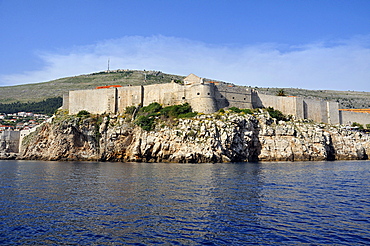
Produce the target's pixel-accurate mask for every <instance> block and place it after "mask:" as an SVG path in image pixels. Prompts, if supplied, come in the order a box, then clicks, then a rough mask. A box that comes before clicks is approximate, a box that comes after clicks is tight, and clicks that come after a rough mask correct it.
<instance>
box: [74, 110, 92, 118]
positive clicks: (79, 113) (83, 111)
mask: <svg viewBox="0 0 370 246" xmlns="http://www.w3.org/2000/svg"><path fill="white" fill-rule="evenodd" d="M83 116H86V117H89V116H90V112H88V111H86V110H81V111H80V112H78V113H77V117H83Z"/></svg>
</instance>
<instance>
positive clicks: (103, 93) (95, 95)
mask: <svg viewBox="0 0 370 246" xmlns="http://www.w3.org/2000/svg"><path fill="white" fill-rule="evenodd" d="M116 97H117V96H116V89H115V88H108V89H99V90H97V89H92V90H78V91H70V92H69V113H70V114H77V113H78V112H79V111H81V110H87V111H89V112H90V113H93V114H101V113H115V112H116V111H117V108H116V102H117V100H116Z"/></svg>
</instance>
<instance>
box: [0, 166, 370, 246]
mask: <svg viewBox="0 0 370 246" xmlns="http://www.w3.org/2000/svg"><path fill="white" fill-rule="evenodd" d="M369 188H370V162H369V161H367V162H366V161H365V162H364V161H353V162H305V163H300V162H295V163H263V164H250V163H235V164H200V165H194V164H162V163H160V164H149V163H92V162H79V163H77V162H76V163H72V162H69V163H68V162H36V161H0V244H1V245H153V244H163V245H246V244H248V245H249V244H256V245H326V244H336V245H368V244H370V194H369V191H370V189H369Z"/></svg>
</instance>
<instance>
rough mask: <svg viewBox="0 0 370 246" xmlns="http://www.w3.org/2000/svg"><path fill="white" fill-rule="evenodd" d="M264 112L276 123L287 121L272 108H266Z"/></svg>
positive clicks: (279, 112)
mask: <svg viewBox="0 0 370 246" xmlns="http://www.w3.org/2000/svg"><path fill="white" fill-rule="evenodd" d="M266 110H267V112H268V113H269V114H270V116H271V117H272V118H275V119H276V120H278V121H279V120H283V121H287V118H286V117H285V115H284V114H283V113H282V112H281V111H279V110H275V109H274V108H273V107H268V108H267V109H266Z"/></svg>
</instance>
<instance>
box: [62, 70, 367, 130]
mask: <svg viewBox="0 0 370 246" xmlns="http://www.w3.org/2000/svg"><path fill="white" fill-rule="evenodd" d="M153 102H158V103H160V104H162V105H164V106H168V105H175V104H182V103H186V102H187V103H189V104H190V105H191V106H192V108H193V110H194V111H197V112H199V113H207V114H208V113H213V112H216V111H217V110H219V109H221V108H230V107H238V108H263V107H273V108H275V109H277V110H280V111H281V112H283V113H284V114H286V115H293V116H295V117H296V118H300V119H311V120H314V121H316V122H323V123H330V124H340V123H342V124H344V123H346V122H348V121H352V122H353V121H355V122H358V123H361V124H369V123H370V121H369V120H368V115H366V114H363V113H353V112H342V114H341V115H339V109H338V103H337V102H328V101H324V100H314V99H305V98H301V97H284V96H272V95H264V94H259V93H258V92H257V91H254V90H251V89H248V88H245V87H239V86H235V85H232V84H227V83H222V82H205V81H204V80H203V79H202V78H199V77H198V76H196V75H194V74H190V75H189V76H188V77H187V78H185V79H184V85H182V84H178V83H174V82H172V83H167V84H155V85H143V86H125V87H118V88H107V89H93V90H78V91H70V92H69V95H68V96H65V97H64V103H63V109H66V108H68V109H69V113H70V114H77V113H78V112H79V111H81V110H87V111H89V112H90V113H94V114H102V113H123V112H124V111H125V109H126V107H128V106H138V105H142V106H147V105H149V104H150V103H153Z"/></svg>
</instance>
